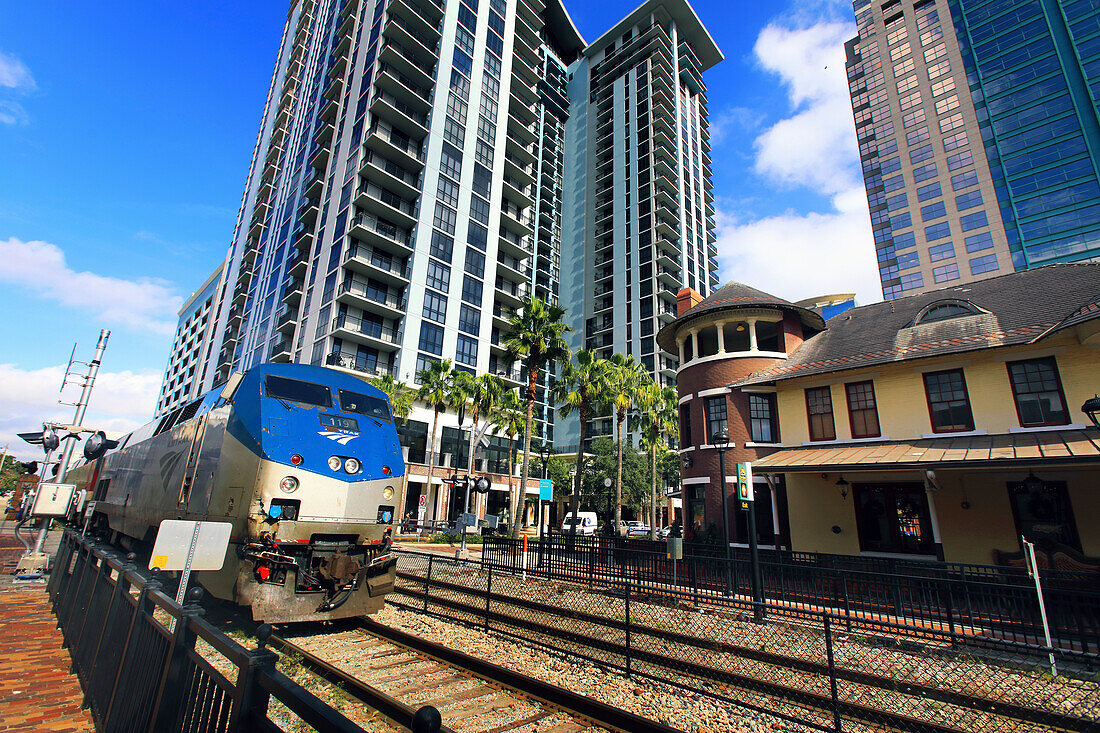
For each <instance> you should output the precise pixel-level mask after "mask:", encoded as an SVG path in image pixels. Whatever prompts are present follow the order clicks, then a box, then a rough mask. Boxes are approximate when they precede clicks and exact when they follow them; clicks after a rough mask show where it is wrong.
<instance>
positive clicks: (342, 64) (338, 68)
mask: <svg viewBox="0 0 1100 733" xmlns="http://www.w3.org/2000/svg"><path fill="white" fill-rule="evenodd" d="M347 68H348V55H347V54H346V53H342V54H340V55H339V56H337V57H336V59H335V60H333V62H332V66H330V67H329V69H328V76H329V78H330V79H335V78H336V77H340V76H343V75H344V72H345V71H347Z"/></svg>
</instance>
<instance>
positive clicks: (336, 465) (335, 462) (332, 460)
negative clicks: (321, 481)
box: [328, 456, 343, 471]
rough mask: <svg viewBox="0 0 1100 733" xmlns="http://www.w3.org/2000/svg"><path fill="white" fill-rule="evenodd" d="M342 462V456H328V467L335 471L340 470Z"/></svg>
mask: <svg viewBox="0 0 1100 733" xmlns="http://www.w3.org/2000/svg"><path fill="white" fill-rule="evenodd" d="M342 463H343V461H341V460H340V456H329V457H328V467H329V468H331V469H332V470H333V471H339V470H340V465H341V464H342Z"/></svg>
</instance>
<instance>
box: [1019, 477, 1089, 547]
mask: <svg viewBox="0 0 1100 733" xmlns="http://www.w3.org/2000/svg"><path fill="white" fill-rule="evenodd" d="M1008 499H1009V502H1010V503H1011V504H1012V518H1013V520H1015V522H1016V536H1017V537H1019V536H1020V535H1023V536H1024V538H1025V539H1026V540H1027V541H1028V542H1038V543H1041V544H1043V545H1046V546H1053V547H1057V546H1058V545H1066V546H1068V547H1072V548H1073V549H1075V550H1077V551H1078V552H1080V551H1081V539H1080V537H1079V536H1078V534H1077V522H1076V521H1074V518H1073V509H1072V507H1071V506H1070V503H1069V496H1068V494H1067V493H1066V482H1065V481H1010V482H1009V484H1008Z"/></svg>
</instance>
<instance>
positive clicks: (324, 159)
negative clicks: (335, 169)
mask: <svg viewBox="0 0 1100 733" xmlns="http://www.w3.org/2000/svg"><path fill="white" fill-rule="evenodd" d="M328 156H329V149H328V148H326V147H325V146H323V145H322V146H321V147H319V148H317V150H316V151H314V153H313V155H311V156H310V158H309V164H310V166H312V167H313V168H316V169H317V172H318V173H321V174H322V175H323V174H324V172H325V168H326V167H327V166H328Z"/></svg>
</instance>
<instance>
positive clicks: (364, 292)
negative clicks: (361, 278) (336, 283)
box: [336, 280, 408, 318]
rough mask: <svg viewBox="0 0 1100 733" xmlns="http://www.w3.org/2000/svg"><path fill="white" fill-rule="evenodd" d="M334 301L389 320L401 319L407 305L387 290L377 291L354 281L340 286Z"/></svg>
mask: <svg viewBox="0 0 1100 733" xmlns="http://www.w3.org/2000/svg"><path fill="white" fill-rule="evenodd" d="M336 300H337V301H339V302H341V303H347V304H348V305H352V306H354V307H356V308H359V309H361V310H365V311H370V312H371V313H378V314H381V315H384V316H388V317H390V318H402V317H403V316H404V315H405V308H406V306H407V305H408V302H407V301H406V299H405V298H403V297H400V296H398V295H395V294H394V293H391V292H390V291H389V290H379V289H378V288H373V287H369V286H367V285H364V284H363V283H360V282H357V281H355V280H348V281H345V282H344V283H343V284H341V285H340V290H339V293H338V295H337V296H336Z"/></svg>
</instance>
